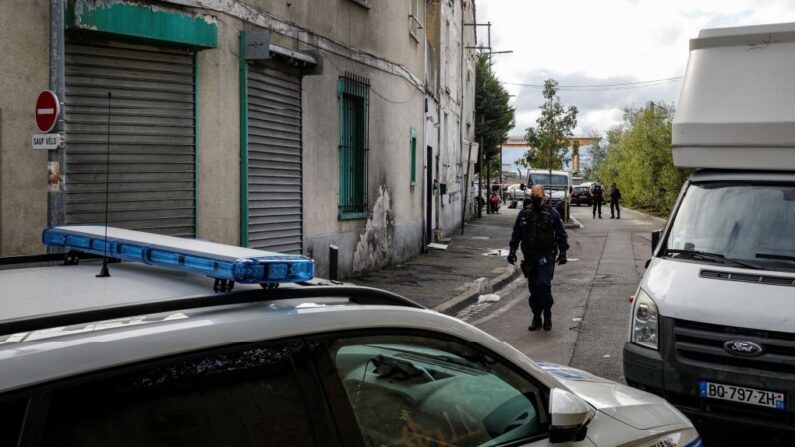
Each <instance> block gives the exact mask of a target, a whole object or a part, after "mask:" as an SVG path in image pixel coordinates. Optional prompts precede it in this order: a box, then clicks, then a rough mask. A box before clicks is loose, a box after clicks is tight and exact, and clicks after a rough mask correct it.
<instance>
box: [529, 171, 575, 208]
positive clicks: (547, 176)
mask: <svg viewBox="0 0 795 447" xmlns="http://www.w3.org/2000/svg"><path fill="white" fill-rule="evenodd" d="M533 185H544V189H545V190H546V191H547V196H548V197H549V203H550V205H552V207H554V208H557V210H558V212H559V213H560V214H561V215H563V213H562V210H563V203H564V202H565V201H566V200H568V197H569V193H571V173H570V172H566V171H552V172H551V173H550V171H548V170H544V169H535V170H530V171H528V172H527V185H526V188H527V189H526V190H525V194H524V195H525V198H530V188H532V187H533Z"/></svg>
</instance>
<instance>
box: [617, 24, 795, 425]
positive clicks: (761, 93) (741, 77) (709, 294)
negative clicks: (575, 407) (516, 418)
mask: <svg viewBox="0 0 795 447" xmlns="http://www.w3.org/2000/svg"><path fill="white" fill-rule="evenodd" d="M793 54H795V23H793V24H781V25H765V26H753V27H741V28H726V29H711V30H703V31H701V33H700V34H699V37H698V38H696V39H693V40H691V42H690V60H689V62H688V66H687V72H686V74H685V79H684V83H683V85H682V92H681V96H680V99H679V104H678V108H677V111H676V115H675V117H674V122H673V159H674V164H676V165H677V166H680V167H689V168H697V169H698V170H697V171H696V172H695V173H694V174H693V175H691V177H690V178H689V180H688V181H687V182H686V183H685V185H684V187H683V188H682V192H681V194H680V196H679V199H678V201H677V203H676V206H675V208H674V210H673V212H672V213H671V216H670V218H669V220H668V223H667V225H666V226H665V229H664V230H662V231H659V232H655V233H654V234H653V235H652V236H653V237H652V243H653V257H652V259H651V260H650V261H649V263H648V264H647V267H648V269H647V271H646V274H645V275H644V277H643V280H642V282H641V284H640V287H639V288H638V290H637V293H636V295H635V298H634V301H633V304H632V310H631V318H630V326H629V331H628V342H627V343H626V345H625V348H624V375H625V377H626V380H627V383H628V384H630V385H632V386H635V387H637V388H640V389H643V390H647V391H651V392H653V393H655V394H658V395H660V396H663V397H665V398H666V399H667V400H668V401H670V402H671V403H673V404H674V405H676V406H677V407H679V408H680V409H681V410H683V412H684V413H685V414H687V415H688V416H690V417H691V419H693V420H694V421H702V420H712V421H719V422H720V421H725V422H730V423H731V424H733V425H746V424H747V425H753V426H757V427H764V428H766V429H774V430H778V429H780V430H783V431H790V432H795V77H793V75H792V73H793V72H795V57H793V56H792V55H793Z"/></svg>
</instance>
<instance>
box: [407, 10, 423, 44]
mask: <svg viewBox="0 0 795 447" xmlns="http://www.w3.org/2000/svg"><path fill="white" fill-rule="evenodd" d="M409 4H410V5H411V9H410V10H409V34H411V37H413V38H414V39H416V40H417V42H419V41H420V38H419V35H420V31H419V30H421V29H423V28H422V22H420V18H419V15H420V8H419V0H409Z"/></svg>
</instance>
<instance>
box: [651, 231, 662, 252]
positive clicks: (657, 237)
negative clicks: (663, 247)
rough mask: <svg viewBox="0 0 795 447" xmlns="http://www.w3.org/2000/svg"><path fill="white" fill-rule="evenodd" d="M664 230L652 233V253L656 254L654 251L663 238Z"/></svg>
mask: <svg viewBox="0 0 795 447" xmlns="http://www.w3.org/2000/svg"><path fill="white" fill-rule="evenodd" d="M662 232H663V230H655V231H652V232H651V252H652V254H654V249H655V248H657V244H659V243H660V238H662Z"/></svg>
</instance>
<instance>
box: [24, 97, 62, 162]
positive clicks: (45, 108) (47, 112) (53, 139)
mask: <svg viewBox="0 0 795 447" xmlns="http://www.w3.org/2000/svg"><path fill="white" fill-rule="evenodd" d="M59 116H61V102H60V101H59V100H58V96H56V94H55V93H53V92H52V91H50V90H44V91H43V92H41V93H39V97H38V99H36V125H37V126H38V127H39V130H40V131H42V132H43V133H40V134H33V139H32V141H31V144H32V146H33V149H45V150H52V149H58V148H59V147H60V146H61V144H62V143H63V138H62V136H61V134H58V133H49V132H50V131H51V130H52V129H53V127H55V124H56V123H58V117H59Z"/></svg>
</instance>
